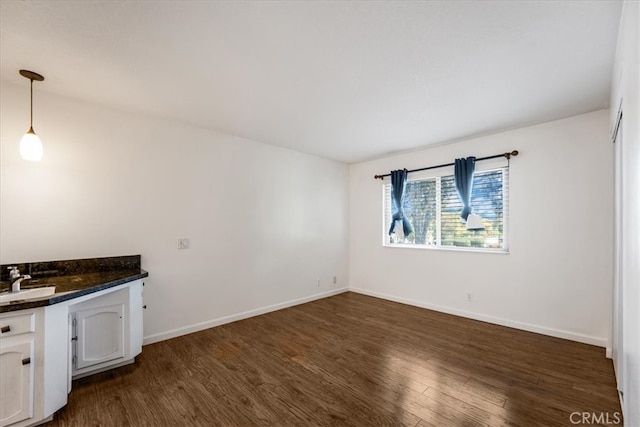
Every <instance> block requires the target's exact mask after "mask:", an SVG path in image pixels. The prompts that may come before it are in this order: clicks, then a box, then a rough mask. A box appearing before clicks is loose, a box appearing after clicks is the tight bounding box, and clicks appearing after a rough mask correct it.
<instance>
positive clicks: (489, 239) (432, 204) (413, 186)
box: [383, 167, 509, 252]
mask: <svg viewBox="0 0 640 427" xmlns="http://www.w3.org/2000/svg"><path fill="white" fill-rule="evenodd" d="M508 176H509V173H508V169H507V168H506V167H505V168H499V169H492V170H486V171H480V172H476V173H475V174H474V177H473V194H472V196H471V207H472V209H473V213H474V214H476V215H479V216H480V217H481V218H482V222H483V224H484V227H485V229H484V230H483V231H470V230H467V228H466V224H465V223H464V222H462V219H461V218H460V211H461V210H462V203H461V202H460V199H459V198H458V194H457V193H456V188H455V184H454V180H453V175H446V176H435V177H428V178H417V179H409V180H408V181H407V186H406V189H405V194H404V198H403V210H404V214H405V217H407V218H408V219H409V221H410V222H411V225H412V226H413V230H414V231H413V233H411V234H410V235H408V236H403V235H402V227H401V226H396V228H395V233H394V234H392V235H391V236H390V235H389V228H390V225H391V215H392V212H391V209H392V202H391V183H385V185H384V230H383V232H384V240H383V242H384V245H385V246H405V247H406V246H412V247H436V248H473V249H481V250H486V251H496V252H506V250H507V244H506V236H507V230H506V218H508Z"/></svg>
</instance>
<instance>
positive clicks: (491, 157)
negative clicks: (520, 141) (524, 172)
mask: <svg viewBox="0 0 640 427" xmlns="http://www.w3.org/2000/svg"><path fill="white" fill-rule="evenodd" d="M517 155H518V150H513V151H512V152H510V153H502V154H496V155H494V156H487V157H480V158H479V159H476V162H479V161H481V160H489V159H497V158H498V157H506V158H507V159H510V158H511V156H514V157H515V156H517ZM453 165H455V163H445V164H442V165H437V166H429V167H426V168H420V169H412V170H410V171H407V173H410V172H419V171H426V170H429V169H438V168H444V167H446V166H453ZM385 176H391V174H390V173H385V174H384V175H374V176H373V179H384V177H385Z"/></svg>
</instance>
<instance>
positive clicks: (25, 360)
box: [22, 357, 31, 365]
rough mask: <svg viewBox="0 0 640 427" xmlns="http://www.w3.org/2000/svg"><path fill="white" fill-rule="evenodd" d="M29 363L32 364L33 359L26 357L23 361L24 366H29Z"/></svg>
mask: <svg viewBox="0 0 640 427" xmlns="http://www.w3.org/2000/svg"><path fill="white" fill-rule="evenodd" d="M29 363H31V358H30V357H25V358H24V359H22V364H23V365H28V364H29Z"/></svg>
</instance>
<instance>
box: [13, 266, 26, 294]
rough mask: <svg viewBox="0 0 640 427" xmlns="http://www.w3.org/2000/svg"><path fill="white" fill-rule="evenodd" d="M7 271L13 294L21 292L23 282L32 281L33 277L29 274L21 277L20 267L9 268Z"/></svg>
mask: <svg viewBox="0 0 640 427" xmlns="http://www.w3.org/2000/svg"><path fill="white" fill-rule="evenodd" d="M7 270H9V281H10V282H11V292H20V283H22V281H23V280H27V279H31V276H29V275H28V274H25V275H23V276H21V275H20V270H18V267H7Z"/></svg>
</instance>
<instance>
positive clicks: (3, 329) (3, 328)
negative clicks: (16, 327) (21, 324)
mask: <svg viewBox="0 0 640 427" xmlns="http://www.w3.org/2000/svg"><path fill="white" fill-rule="evenodd" d="M0 331H1V332H2V333H3V334H4V333H6V332H11V326H9V325H7V326H3V327H2V328H0Z"/></svg>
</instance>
